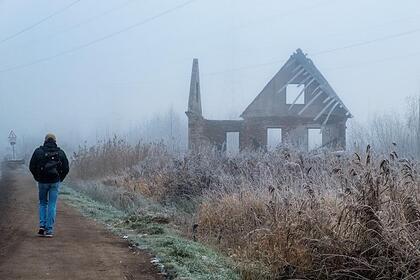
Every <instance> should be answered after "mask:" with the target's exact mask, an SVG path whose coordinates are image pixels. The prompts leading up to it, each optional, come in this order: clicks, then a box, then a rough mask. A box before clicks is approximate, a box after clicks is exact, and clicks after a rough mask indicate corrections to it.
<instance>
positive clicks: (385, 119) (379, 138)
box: [349, 97, 420, 158]
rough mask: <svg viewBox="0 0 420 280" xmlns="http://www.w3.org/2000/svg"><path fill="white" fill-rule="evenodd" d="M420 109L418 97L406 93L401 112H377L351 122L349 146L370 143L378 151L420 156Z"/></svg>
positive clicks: (354, 146)
mask: <svg viewBox="0 0 420 280" xmlns="http://www.w3.org/2000/svg"><path fill="white" fill-rule="evenodd" d="M419 111H420V100H419V98H418V97H409V98H408V99H407V105H406V110H405V113H404V114H403V115H398V114H395V113H385V114H382V115H377V116H376V117H374V118H373V119H372V120H371V121H369V122H367V123H366V124H364V125H363V124H360V123H356V122H353V123H352V124H351V129H350V130H349V143H350V145H349V148H350V149H353V150H355V151H360V150H363V149H364V148H365V147H366V145H368V144H371V145H372V146H373V147H374V149H375V150H376V151H378V152H384V153H388V152H391V151H393V150H395V151H397V152H398V153H399V154H400V155H402V156H408V157H417V158H420V121H419V119H420V115H419Z"/></svg>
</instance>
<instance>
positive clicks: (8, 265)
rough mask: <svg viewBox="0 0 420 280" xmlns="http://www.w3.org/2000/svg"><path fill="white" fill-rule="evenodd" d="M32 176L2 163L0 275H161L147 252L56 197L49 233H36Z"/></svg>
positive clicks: (4, 277)
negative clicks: (54, 219)
mask: <svg viewBox="0 0 420 280" xmlns="http://www.w3.org/2000/svg"><path fill="white" fill-rule="evenodd" d="M37 221H38V212H37V188H36V185H35V183H34V182H33V180H32V178H30V177H29V176H28V175H26V174H25V173H22V172H19V171H7V170H4V169H3V174H2V178H1V180H0V279H2V280H8V279H25V280H26V279H27V280H32V279H37V280H38V279H45V280H46V279H54V280H57V279H58V280H61V279H71V280H79V279H101V280H102V279H104V280H108V279H126V280H134V279H142V280H149V279H163V278H162V277H160V275H158V273H157V271H156V270H155V268H154V267H153V266H152V265H151V263H150V258H151V257H150V256H149V255H148V254H146V253H144V252H138V251H137V252H134V251H133V250H132V249H130V248H129V246H128V243H127V242H125V241H123V240H121V239H120V238H118V237H115V236H113V235H111V234H110V233H109V232H107V231H106V230H105V229H103V228H102V227H101V226H99V225H97V224H95V223H94V222H93V221H90V220H88V219H87V218H85V217H83V216H81V215H80V214H79V213H78V212H77V211H76V210H75V209H73V208H71V207H69V206H67V205H65V204H64V203H63V202H60V201H59V204H58V212H57V227H56V232H55V236H54V238H52V239H48V238H43V237H38V236H37V235H36V233H37V229H38V222H37Z"/></svg>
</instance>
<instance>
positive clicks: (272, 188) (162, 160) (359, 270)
mask: <svg viewBox="0 0 420 280" xmlns="http://www.w3.org/2000/svg"><path fill="white" fill-rule="evenodd" d="M394 148H397V147H395V146H394ZM109 149H111V150H109ZM132 150H133V149H132V148H130V149H127V150H126V149H125V148H124V147H123V146H122V147H118V148H115V150H112V147H111V148H110V146H107V147H106V148H101V147H96V148H95V149H92V151H93V152H89V151H87V150H84V151H81V152H80V153H79V154H78V156H77V158H76V161H75V162H74V164H75V167H76V169H75V172H74V173H73V174H72V179H73V180H75V181H77V180H82V182H86V179H87V178H88V179H89V180H93V179H94V180H96V182H99V183H100V185H101V184H102V185H104V184H105V185H108V186H109V189H102V188H98V189H96V190H95V189H94V188H93V189H91V190H90V191H92V194H95V193H96V196H97V197H102V198H103V199H108V200H109V201H111V202H110V203H114V204H115V205H116V206H117V207H120V208H121V209H133V210H134V213H135V211H142V209H145V207H146V206H139V205H137V204H136V203H137V202H136V201H138V200H137V198H136V197H137V196H138V195H140V196H141V197H143V199H145V200H146V201H148V202H149V203H151V204H150V205H149V206H147V207H151V208H153V207H154V206H156V205H164V209H170V210H169V211H166V213H165V214H166V215H167V216H168V217H169V219H170V221H171V224H173V225H174V226H176V227H177V229H180V230H181V232H183V234H184V235H187V236H191V235H192V234H191V228H192V227H194V229H195V231H194V236H195V238H196V239H197V240H198V241H199V242H201V243H202V244H207V245H209V246H212V247H215V248H218V250H220V251H221V252H224V253H225V255H226V256H228V257H230V258H231V259H232V260H234V261H235V263H236V265H237V271H238V272H239V274H240V276H241V278H242V279H412V280H414V279H420V250H419V248H420V178H419V172H420V168H419V164H418V162H416V161H414V160H409V159H401V158H399V156H398V154H397V153H396V152H395V151H392V150H391V151H389V153H386V154H377V153H375V152H374V151H373V150H372V149H371V148H370V147H368V148H367V149H366V151H365V152H363V153H359V154H349V153H345V152H340V153H337V152H329V151H319V152H318V153H304V152H300V151H294V150H291V149H287V148H281V149H278V150H277V151H274V152H264V151H260V152H243V153H241V154H239V155H237V156H234V157H226V156H225V155H223V154H221V153H218V152H215V151H212V150H207V151H201V152H198V153H194V154H188V155H184V156H180V155H171V154H169V153H167V152H166V150H165V148H164V147H161V146H148V147H147V148H142V149H140V150H141V151H143V152H144V153H142V157H141V158H138V159H139V160H138V162H137V163H135V164H134V162H135V161H129V160H122V159H124V158H130V157H131V153H132ZM109 151H112V153H109ZM117 151H118V153H121V154H120V155H119V158H120V159H119V162H120V163H121V166H120V167H119V168H116V169H115V171H113V170H112V169H110V167H107V166H106V161H103V160H102V159H109V158H111V155H116V154H118V153H117ZM98 162H100V163H101V166H102V167H101V169H100V170H110V171H109V172H107V173H106V174H105V175H104V173H103V172H102V171H101V172H97V170H96V168H95V164H96V163H98ZM125 163H128V164H127V165H124V164H125ZM78 166H79V167H80V168H77V167H78ZM82 167H89V168H83V170H82V169H81V168H82ZM79 171H83V172H82V173H80V174H79V173H78V172H79ZM124 205H126V206H124ZM127 205H129V206H127ZM147 207H146V208H147ZM149 230H152V231H153V230H157V229H153V228H152V229H149ZM163 248H166V247H165V246H163ZM181 255H182V254H181ZM187 255H188V254H187Z"/></svg>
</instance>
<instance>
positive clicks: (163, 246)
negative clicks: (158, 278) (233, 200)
mask: <svg viewBox="0 0 420 280" xmlns="http://www.w3.org/2000/svg"><path fill="white" fill-rule="evenodd" d="M60 197H61V199H63V200H64V201H65V202H66V203H68V204H70V205H72V206H73V207H75V208H76V209H78V210H79V211H80V212H81V213H82V214H83V215H85V216H87V217H90V218H93V219H95V220H96V221H98V222H100V223H102V224H104V225H105V226H106V227H107V228H108V229H109V230H111V231H113V232H115V233H116V234H118V235H120V236H122V237H123V236H124V237H125V238H127V239H128V240H129V241H131V242H132V243H133V244H136V245H137V246H138V247H139V248H141V249H144V250H148V251H150V252H151V253H152V254H153V255H155V256H156V258H157V260H158V261H159V265H160V266H163V268H164V271H165V272H166V273H167V275H168V278H169V279H176V278H181V277H185V278H183V279H203V280H207V279H208V280H210V279H239V276H238V274H237V273H235V272H234V270H233V269H232V263H231V262H230V261H229V260H228V259H226V258H225V257H224V256H222V255H221V254H219V253H217V252H215V251H214V250H212V249H211V248H209V247H207V246H205V245H203V244H200V243H197V242H194V241H192V240H188V239H186V238H184V237H183V236H182V235H181V234H180V233H179V232H177V230H176V229H174V228H173V227H172V226H171V225H170V224H169V220H168V218H167V216H166V214H162V213H163V212H157V211H156V210H157V208H150V207H149V205H145V208H144V209H148V210H147V213H146V212H142V214H134V213H133V212H132V211H128V212H127V211H123V210H119V209H117V208H115V207H114V206H111V205H109V204H104V203H103V202H100V201H98V200H93V199H92V198H91V197H89V196H87V195H86V194H83V193H80V192H78V191H75V190H74V189H73V188H71V187H69V186H68V185H67V186H63V188H62V190H61V194H60ZM139 203H141V202H139Z"/></svg>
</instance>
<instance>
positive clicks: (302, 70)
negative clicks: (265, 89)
mask: <svg viewBox="0 0 420 280" xmlns="http://www.w3.org/2000/svg"><path fill="white" fill-rule="evenodd" d="M303 72H305V68H302V69H301V70H300V71H299V72H297V73H296V74H295V75H294V76H293V77H292V78H291V79H290V80H289V81H287V83H285V84H284V85H283V86H282V87H281V88H280V89H279V90H278V91H277V92H278V93H281V92H282V91H283V90H284V89H285V88H286V87H287V86H288V85H289V84H290V83H291V82H293V80H295V79H296V78H297V77H299V76H300V75H302V74H303Z"/></svg>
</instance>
